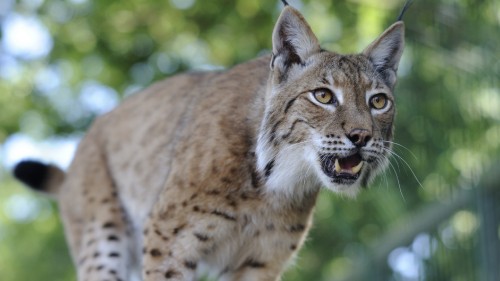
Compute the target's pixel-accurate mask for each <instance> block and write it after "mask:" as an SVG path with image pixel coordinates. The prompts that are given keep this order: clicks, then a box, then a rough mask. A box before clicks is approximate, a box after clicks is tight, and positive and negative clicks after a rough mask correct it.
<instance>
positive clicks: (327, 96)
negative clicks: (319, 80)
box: [313, 89, 338, 105]
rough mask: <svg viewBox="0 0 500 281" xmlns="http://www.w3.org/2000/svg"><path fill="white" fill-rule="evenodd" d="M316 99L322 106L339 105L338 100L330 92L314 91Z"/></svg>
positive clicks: (325, 90)
mask: <svg viewBox="0 0 500 281" xmlns="http://www.w3.org/2000/svg"><path fill="white" fill-rule="evenodd" d="M313 95H314V98H315V99H316V100H317V101H318V102H320V103H322V104H334V105H337V104H338V102H337V99H336V98H335V96H334V95H333V93H332V92H330V90H327V89H318V90H314V91H313Z"/></svg>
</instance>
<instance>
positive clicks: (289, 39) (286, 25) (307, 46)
mask: <svg viewBox="0 0 500 281" xmlns="http://www.w3.org/2000/svg"><path fill="white" fill-rule="evenodd" d="M319 51H320V47H319V43H318V39H316V36H315V35H314V33H313V32H312V30H311V28H310V27H309V25H308V24H307V22H306V21H305V19H304V17H303V16H302V15H301V14H300V13H299V12H298V11H297V10H295V9H294V8H292V7H290V6H286V7H285V8H284V9H283V11H282V12H281V15H280V17H279V19H278V22H277V23H276V25H275V27H274V31H273V59H272V61H271V68H274V67H280V68H281V69H283V70H285V69H286V68H288V67H289V66H290V65H292V64H294V63H299V64H300V63H303V62H304V61H305V59H307V58H308V57H309V56H310V55H311V54H313V53H315V52H319Z"/></svg>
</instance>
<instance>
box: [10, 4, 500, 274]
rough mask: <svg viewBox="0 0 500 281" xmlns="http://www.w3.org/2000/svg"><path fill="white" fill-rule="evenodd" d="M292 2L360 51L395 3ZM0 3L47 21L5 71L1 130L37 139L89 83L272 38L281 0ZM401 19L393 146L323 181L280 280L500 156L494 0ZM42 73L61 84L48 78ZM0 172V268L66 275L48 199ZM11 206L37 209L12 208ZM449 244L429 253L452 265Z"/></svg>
mask: <svg viewBox="0 0 500 281" xmlns="http://www.w3.org/2000/svg"><path fill="white" fill-rule="evenodd" d="M7 2H9V1H7ZM289 2H290V4H292V5H294V6H295V7H298V8H299V10H301V12H303V14H304V15H305V17H306V19H307V20H308V22H309V23H310V24H311V26H312V29H313V30H314V32H315V33H316V34H317V36H318V37H319V39H320V41H321V42H323V43H322V46H323V47H324V48H326V49H329V50H334V51H337V52H341V53H352V52H359V51H361V50H362V49H363V48H364V47H365V46H366V45H367V44H368V43H369V42H371V40H373V39H374V38H375V37H376V36H378V34H380V33H381V32H382V31H383V30H384V29H385V28H386V27H388V26H389V25H390V24H391V23H393V21H394V20H395V18H396V17H397V15H398V12H399V9H400V8H401V7H402V5H403V3H402V1H396V0H390V1H389V0H388V1H376V0H348V1H339V0H303V1H301V2H300V3H299V1H298V0H291V1H289ZM9 3H12V7H11V9H10V10H9V11H8V12H9V13H11V14H12V13H17V14H22V15H32V16H35V17H37V18H38V19H39V20H40V21H41V22H42V23H43V24H44V25H45V27H46V28H47V29H48V30H49V31H50V34H51V36H52V38H53V48H52V51H51V52H50V54H49V55H48V56H47V57H43V58H39V59H34V60H33V59H23V58H16V60H17V63H18V65H17V70H16V72H14V74H10V75H9V76H8V78H6V79H4V78H5V77H6V76H5V75H4V76H2V77H3V78H2V80H0V142H3V141H5V140H6V139H8V138H9V136H11V135H12V134H14V133H17V132H21V133H23V134H27V135H30V136H32V137H34V138H36V139H46V138H49V137H52V136H54V135H58V136H64V135H67V134H70V133H74V132H82V131H84V130H85V129H86V128H87V127H88V126H89V124H90V122H91V120H92V119H93V118H94V117H95V116H96V115H97V114H99V112H97V111H95V110H91V109H86V108H82V106H81V104H82V98H84V97H82V95H83V93H86V92H85V91H83V89H84V88H85V85H88V83H95V84H99V85H103V86H105V87H109V88H110V89H114V90H115V91H116V92H117V93H119V95H120V97H124V96H126V95H128V94H131V93H133V92H135V91H137V90H139V89H141V88H144V87H146V86H147V85H149V84H151V83H152V82H154V81H156V80H159V79H162V78H164V77H167V76H171V75H173V74H175V73H178V72H181V71H185V70H206V69H214V68H221V67H230V66H232V65H234V64H237V63H239V62H243V61H246V60H249V59H251V58H254V57H256V56H258V55H260V54H262V53H265V52H269V49H270V47H271V40H270V39H271V32H272V28H273V25H274V22H275V20H276V19H277V17H278V15H279V12H280V10H281V7H282V5H281V3H280V1H268V0H259V1H257V0H255V1H248V0H235V1H227V0H226V1H224V0H213V1H194V0H189V1H180V0H170V1H167V0H161V1H160V0H121V1H91V0H71V1H62V0H45V1H44V0H40V1H29V0H22V1H16V2H9ZM404 20H405V23H406V28H407V29H406V30H407V34H406V40H407V45H406V49H405V53H404V56H403V60H402V63H401V66H400V70H399V74H400V80H399V84H398V86H397V89H396V97H397V108H398V114H397V122H396V139H395V141H396V142H397V143H398V144H397V145H395V146H394V149H395V152H396V153H397V154H398V156H395V157H393V159H392V162H391V167H390V168H389V169H388V170H387V172H386V173H385V174H384V175H382V176H380V177H379V179H378V181H377V182H376V183H375V184H374V187H373V188H371V189H370V190H367V191H365V192H364V193H363V194H362V195H361V196H359V198H358V199H356V200H347V199H344V198H339V197H338V196H336V195H332V194H329V193H326V192H323V194H322V196H320V198H319V201H318V205H317V211H316V222H315V226H314V228H313V230H312V232H311V235H310V238H309V239H308V242H307V243H306V247H305V249H303V250H302V251H301V253H300V255H299V257H298V259H297V262H296V264H297V266H296V267H294V268H293V269H291V270H290V271H289V272H288V273H287V274H286V275H285V278H284V280H290V281H294V280H341V279H342V278H343V277H345V276H348V275H350V274H351V273H352V272H353V271H356V270H357V266H358V265H359V264H358V262H359V260H358V258H359V256H360V255H363V253H365V252H366V251H368V249H369V248H370V247H371V246H373V243H375V241H378V239H379V238H380V237H381V236H383V235H384V233H385V232H386V231H387V229H388V228H389V226H390V225H393V224H394V223H396V222H399V223H401V222H400V221H399V220H400V218H402V217H404V216H405V215H407V214H410V213H412V212H414V211H415V210H418V209H419V208H421V207H422V206H425V205H426V204H427V203H429V202H440V201H442V202H445V201H447V200H449V198H451V197H453V194H454V193H456V192H457V190H460V189H461V188H460V187H457V186H467V183H477V182H478V181H479V179H480V178H481V176H482V174H483V172H484V170H485V169H486V168H487V167H489V165H492V163H493V162H494V161H495V160H498V159H499V156H500V122H499V121H500V87H499V78H498V77H500V50H499V47H498V46H500V37H499V36H498V35H499V34H498V30H499V23H500V4H499V3H498V1H494V0H482V1H470V0H440V1H433V0H419V1H415V3H414V5H413V6H412V7H411V8H410V9H409V11H408V12H407V14H406V15H405V18H404ZM0 51H1V50H0ZM2 71H6V70H5V69H2ZM47 73H55V75H56V76H55V78H54V77H53V76H50V75H49V76H47ZM56 78H57V79H56ZM51 79H54V80H55V81H57V83H56V82H54V83H56V86H57V87H55V88H54V87H48V86H46V85H45V84H46V83H47V82H51V81H52V80H51ZM44 83H45V84H44ZM158 110H161V109H158ZM4 154H5V152H4ZM0 157H1V154H0ZM410 167H411V169H410ZM0 173H1V176H2V178H1V182H0V183H1V188H0V280H33V278H34V277H36V278H37V279H38V280H54V278H55V280H75V276H74V269H73V267H72V265H71V261H70V258H69V255H68V252H67V248H66V246H65V244H64V239H63V234H62V227H61V224H60V221H59V220H58V218H57V217H56V216H57V211H56V209H55V208H56V207H55V205H53V204H52V203H49V201H48V200H47V199H44V198H40V197H35V196H34V195H32V194H31V193H29V192H27V191H25V190H24V189H23V188H22V187H21V186H20V184H18V183H14V182H13V180H12V178H11V177H10V176H9V175H8V171H7V170H6V169H5V168H4V169H3V170H2V171H0ZM420 185H421V186H420ZM19 202H21V203H19ZM23 202H24V203H23ZM23 204H24V205H23ZM16 206H17V207H16ZM19 206H21V207H22V206H24V208H25V209H26V208H31V209H32V210H35V211H37V212H38V213H39V214H40V215H38V216H34V217H29V216H28V217H26V216H24V217H23V216H21V217H19V216H16V215H15V214H16V212H19V210H21V209H22V208H21V207H19ZM26 206H27V207H26ZM19 208H21V209H19ZM13 212H14V213H13ZM468 214H470V215H471V216H472V217H473V218H474V217H475V216H476V215H477V214H475V213H474V212H468ZM469 219H470V217H469ZM453 220H459V221H460V220H461V221H464V220H465V221H466V222H470V220H467V219H464V218H463V216H459V217H458V218H457V217H453V219H452V220H451V221H450V222H449V223H446V222H445V223H443V225H441V226H439V227H440V228H447V227H449V226H450V227H452V229H453ZM476 220H477V218H476ZM406 223H407V224H411V221H408V222H406ZM448 224H449V225H448ZM436 233H437V234H436V237H438V238H439V235H440V234H439V231H438V230H436ZM457 233H458V232H457ZM474 233H475V232H474V229H472V230H471V231H470V233H468V234H467V235H469V237H473V236H474ZM459 234H460V233H459ZM459 234H456V235H459ZM460 235H463V233H462V234H460ZM402 246H404V245H402ZM445 250H446V249H445ZM456 258H457V257H454V256H452V255H450V256H446V257H445V258H439V259H436V262H437V263H439V264H443V265H449V264H453V263H454V259H456ZM443 259H444V260H443ZM386 270H387V271H389V269H388V268H387V269H386ZM443 274H445V278H444V279H440V280H465V279H463V277H462V278H461V276H463V272H461V271H460V270H458V271H446V272H445V273H443ZM391 278H396V279H394V280H403V279H397V275H393V277H391ZM422 280H426V279H422Z"/></svg>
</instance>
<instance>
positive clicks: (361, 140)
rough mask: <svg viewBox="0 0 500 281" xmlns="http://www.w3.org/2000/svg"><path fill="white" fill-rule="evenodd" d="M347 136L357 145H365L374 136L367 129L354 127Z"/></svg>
mask: <svg viewBox="0 0 500 281" xmlns="http://www.w3.org/2000/svg"><path fill="white" fill-rule="evenodd" d="M347 138H348V139H349V140H350V141H351V142H352V143H353V144H354V145H355V146H357V147H362V146H365V145H366V143H367V142H369V141H370V139H371V138H372V135H371V133H370V132H369V131H368V130H365V129H354V130H352V131H351V132H350V133H349V134H348V135H347Z"/></svg>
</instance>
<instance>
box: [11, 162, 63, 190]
mask: <svg viewBox="0 0 500 281" xmlns="http://www.w3.org/2000/svg"><path fill="white" fill-rule="evenodd" d="M14 176H15V177H16V178H17V179H18V180H19V181H21V182H22V183H24V184H26V185H27V186H29V187H31V188H32V189H34V190H36V191H40V192H44V193H48V194H49V195H52V196H54V197H55V196H57V193H58V191H59V188H60V186H61V184H62V182H63V180H64V176H65V173H64V171H63V170H61V169H60V168H58V167H56V166H54V165H50V164H49V165H47V164H44V163H41V162H38V161H33V160H23V161H21V162H19V163H18V164H17V165H16V167H15V168H14Z"/></svg>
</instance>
